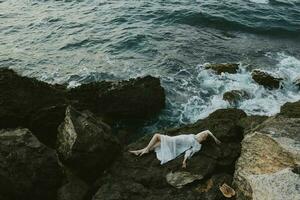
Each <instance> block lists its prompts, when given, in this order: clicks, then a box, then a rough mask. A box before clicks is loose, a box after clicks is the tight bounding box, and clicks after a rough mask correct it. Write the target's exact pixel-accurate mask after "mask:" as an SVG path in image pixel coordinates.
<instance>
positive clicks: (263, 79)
mask: <svg viewBox="0 0 300 200" xmlns="http://www.w3.org/2000/svg"><path fill="white" fill-rule="evenodd" d="M251 76H252V79H253V80H254V81H255V82H257V83H258V84H260V85H263V86H264V87H266V88H268V89H278V88H279V86H280V82H281V80H283V79H282V78H278V77H274V76H273V75H271V74H270V73H268V72H265V71H261V70H258V69H255V70H253V71H252V73H251Z"/></svg>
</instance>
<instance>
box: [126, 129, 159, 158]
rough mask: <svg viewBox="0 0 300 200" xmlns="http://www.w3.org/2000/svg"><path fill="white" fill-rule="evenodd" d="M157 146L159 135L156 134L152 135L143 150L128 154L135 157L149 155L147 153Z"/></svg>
mask: <svg viewBox="0 0 300 200" xmlns="http://www.w3.org/2000/svg"><path fill="white" fill-rule="evenodd" d="M158 145H160V134H157V133H156V134H154V135H153V137H152V139H151V140H150V142H149V144H148V145H147V146H146V147H145V148H143V149H139V150H134V151H129V152H130V153H133V154H135V155H136V156H138V155H140V156H141V155H143V154H145V153H149V151H151V150H153V149H154V148H155V147H157V146H158Z"/></svg>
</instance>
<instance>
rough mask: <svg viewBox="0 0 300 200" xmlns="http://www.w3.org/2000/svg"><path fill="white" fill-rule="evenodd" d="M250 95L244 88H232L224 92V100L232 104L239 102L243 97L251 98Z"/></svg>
mask: <svg viewBox="0 0 300 200" xmlns="http://www.w3.org/2000/svg"><path fill="white" fill-rule="evenodd" d="M249 98H250V95H249V94H248V93H247V92H246V91H244V90H231V91H227V92H225V93H224V94H223V100H225V101H228V102H229V103H230V104H234V105H236V104H238V102H239V101H241V100H243V99H249Z"/></svg>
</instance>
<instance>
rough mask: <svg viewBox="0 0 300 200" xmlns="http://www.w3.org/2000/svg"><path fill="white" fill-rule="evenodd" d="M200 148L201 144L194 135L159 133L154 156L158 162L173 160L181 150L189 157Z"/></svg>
mask: <svg viewBox="0 0 300 200" xmlns="http://www.w3.org/2000/svg"><path fill="white" fill-rule="evenodd" d="M200 149H201V144H200V143H199V142H198V141H197V140H196V135H194V134H188V135H177V136H168V135H160V145H159V146H158V147H156V148H155V152H156V157H157V159H158V160H160V161H161V162H160V164H164V163H166V162H168V161H170V160H173V159H174V158H176V157H177V156H179V155H180V154H182V153H183V152H185V155H184V156H185V157H187V158H190V157H192V155H194V153H196V152H197V151H199V150H200Z"/></svg>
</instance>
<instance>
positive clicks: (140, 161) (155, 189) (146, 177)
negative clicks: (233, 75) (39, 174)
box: [93, 109, 246, 200]
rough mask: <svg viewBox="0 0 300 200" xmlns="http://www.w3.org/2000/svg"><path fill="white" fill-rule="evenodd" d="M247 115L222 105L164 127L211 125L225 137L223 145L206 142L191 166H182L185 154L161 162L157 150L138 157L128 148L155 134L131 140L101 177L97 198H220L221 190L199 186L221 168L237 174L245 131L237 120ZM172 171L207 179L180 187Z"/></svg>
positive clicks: (172, 131) (192, 128)
mask: <svg viewBox="0 0 300 200" xmlns="http://www.w3.org/2000/svg"><path fill="white" fill-rule="evenodd" d="M245 116H246V114H245V113H244V112H243V111H241V110H238V109H221V110H218V111H215V112H214V113H212V114H211V115H210V116H209V117H207V118H206V119H203V120H199V121H198V122H196V123H195V124H192V125H188V126H183V127H180V128H175V129H169V130H166V131H164V132H163V134H168V135H178V134H184V133H185V134H188V133H198V132H200V131H203V130H206V129H209V130H211V131H212V132H213V133H214V134H215V135H216V137H218V138H219V139H220V140H221V141H222V144H221V145H219V146H218V145H216V144H215V143H214V142H213V141H211V140H208V141H207V142H206V143H204V144H203V147H202V149H201V151H200V152H198V153H196V154H195V155H194V156H193V157H192V158H191V159H190V160H189V161H188V163H187V169H182V168H181V164H182V159H183V156H180V157H178V158H176V159H174V160H172V161H170V162H168V163H166V164H164V165H160V162H159V160H157V158H156V155H155V153H153V152H152V153H150V154H147V155H144V156H142V157H136V156H134V155H132V154H130V153H128V152H127V150H129V149H139V148H142V147H144V146H145V145H146V144H147V143H148V142H149V140H150V138H151V135H147V136H145V137H143V138H141V139H140V140H138V141H137V142H135V143H132V144H130V145H129V146H128V147H127V148H126V149H125V151H124V152H123V155H122V156H121V157H120V158H119V159H118V160H117V161H116V162H115V163H114V165H113V166H112V167H111V168H110V169H109V170H108V171H107V173H106V174H105V175H104V176H103V177H102V178H101V179H99V180H98V181H97V185H95V186H94V188H95V190H96V191H97V192H96V191H95V192H94V193H96V194H95V195H94V197H93V199H94V200H102V199H105V200H107V199H115V200H118V199H125V200H126V199H128V200H129V199H130V200H135V199H149V200H150V199H161V200H164V199H175V200H177V199H178V200H179V199H186V200H194V199H220V198H219V197H220V194H221V192H220V193H215V194H213V193H214V192H211V193H210V195H208V194H206V193H203V192H201V191H198V190H196V188H197V187H200V185H201V184H203V183H202V182H205V181H207V179H210V178H212V176H214V175H216V174H220V173H221V172H227V173H228V174H233V170H234V163H235V161H236V159H237V158H238V156H239V153H240V140H241V139H242V135H243V130H242V128H240V127H239V126H237V125H236V123H237V122H238V120H239V119H240V118H243V117H245ZM171 171H172V172H173V173H176V172H188V173H189V174H190V175H191V176H196V177H203V178H204V179H203V180H195V181H194V182H192V183H190V184H188V186H183V188H182V189H180V190H179V189H176V188H174V187H173V186H171V185H170V184H168V182H167V181H166V175H167V174H169V173H170V172H171ZM229 176H230V175H229ZM225 177H228V175H225V174H223V175H220V176H219V177H218V178H217V179H218V180H220V181H214V182H213V185H212V186H211V187H210V189H209V191H218V190H219V189H218V187H219V185H218V184H219V182H222V181H221V180H223V179H226V180H228V179H227V178H225ZM214 180H215V179H214ZM177 184H181V183H180V182H179V183H177ZM222 184H223V183H222ZM227 184H229V185H230V184H231V182H230V181H229V182H227ZM183 185H185V184H183ZM214 195H216V196H214ZM221 197H222V194H221Z"/></svg>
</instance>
